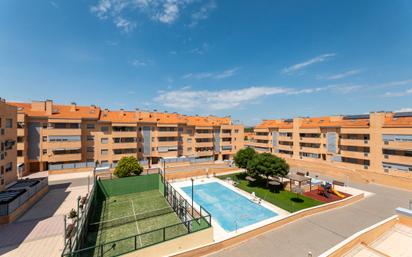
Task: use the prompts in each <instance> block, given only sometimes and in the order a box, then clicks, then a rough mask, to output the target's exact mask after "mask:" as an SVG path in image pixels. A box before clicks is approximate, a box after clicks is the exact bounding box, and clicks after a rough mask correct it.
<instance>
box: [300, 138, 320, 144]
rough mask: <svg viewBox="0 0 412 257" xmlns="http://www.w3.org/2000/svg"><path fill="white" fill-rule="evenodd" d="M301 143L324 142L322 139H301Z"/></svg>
mask: <svg viewBox="0 0 412 257" xmlns="http://www.w3.org/2000/svg"><path fill="white" fill-rule="evenodd" d="M300 142H302V143H314V144H320V143H321V142H322V139H321V138H320V137H301V138H300Z"/></svg>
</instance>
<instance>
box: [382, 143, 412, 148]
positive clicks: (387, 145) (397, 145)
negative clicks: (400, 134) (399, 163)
mask: <svg viewBox="0 0 412 257" xmlns="http://www.w3.org/2000/svg"><path fill="white" fill-rule="evenodd" d="M384 146H385V148H391V149H396V150H410V149H412V142H407V141H406V142H402V141H384Z"/></svg>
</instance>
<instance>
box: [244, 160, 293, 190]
mask: <svg viewBox="0 0 412 257" xmlns="http://www.w3.org/2000/svg"><path fill="white" fill-rule="evenodd" d="M247 169H248V171H249V172H250V173H251V174H252V175H253V176H255V177H257V176H264V177H266V186H268V183H269V177H270V176H281V177H284V176H286V175H287V174H288V173H289V165H288V164H287V163H286V161H285V160H283V159H281V158H279V157H277V156H274V155H272V154H270V153H261V154H257V155H255V157H254V158H253V159H252V160H250V161H249V163H248V167H247Z"/></svg>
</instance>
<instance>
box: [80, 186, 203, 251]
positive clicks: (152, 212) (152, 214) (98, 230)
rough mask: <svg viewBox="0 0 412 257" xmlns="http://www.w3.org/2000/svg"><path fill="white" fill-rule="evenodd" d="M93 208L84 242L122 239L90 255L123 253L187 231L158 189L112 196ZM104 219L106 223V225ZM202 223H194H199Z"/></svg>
mask: <svg viewBox="0 0 412 257" xmlns="http://www.w3.org/2000/svg"><path fill="white" fill-rule="evenodd" d="M95 208H96V209H95V215H94V217H93V218H92V220H91V222H90V224H91V225H89V228H90V227H91V226H93V229H92V230H89V233H88V236H87V241H88V245H89V246H92V245H96V246H97V245H104V244H105V243H108V242H112V241H116V240H119V239H122V240H119V241H116V242H114V243H112V244H106V245H104V246H103V247H99V248H96V249H95V250H94V255H101V254H102V252H103V255H104V256H113V255H117V254H120V253H126V252H129V251H130V250H135V249H138V248H142V247H145V246H149V245H152V244H155V243H159V242H163V241H165V240H168V239H172V238H175V237H177V236H181V235H185V234H187V233H188V229H187V227H186V226H185V225H184V224H183V223H182V221H181V220H180V219H179V217H178V216H177V214H176V213H175V212H174V211H173V209H172V208H171V207H170V205H169V204H168V202H167V201H166V199H165V198H164V197H163V195H162V194H161V193H160V192H159V190H151V191H145V192H139V193H132V194H126V195H119V196H113V197H110V198H108V199H106V200H105V201H103V202H102V203H101V204H100V205H99V206H96V207H95ZM159 211H160V212H159ZM120 218H122V219H121V220H119V219H120ZM107 222H108V223H110V225H109V226H106V225H107ZM112 222H114V224H113V225H111V223H112ZM123 222H126V223H125V224H122V223H123ZM194 223H197V222H194ZM202 223H203V222H200V223H199V224H197V226H201V227H202ZM192 226H193V227H194V225H192ZM197 226H196V227H197ZM165 227H166V228H165ZM163 228H165V229H163ZM194 229H196V230H197V228H195V227H194ZM146 232H148V233H146ZM145 233H146V234H145ZM135 235H140V236H135Z"/></svg>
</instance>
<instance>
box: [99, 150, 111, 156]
mask: <svg viewBox="0 0 412 257" xmlns="http://www.w3.org/2000/svg"><path fill="white" fill-rule="evenodd" d="M108 153H109V150H107V149H102V150H101V151H100V154H101V155H107V154H108Z"/></svg>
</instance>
